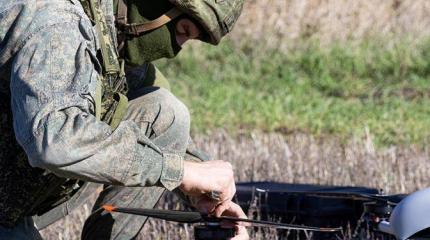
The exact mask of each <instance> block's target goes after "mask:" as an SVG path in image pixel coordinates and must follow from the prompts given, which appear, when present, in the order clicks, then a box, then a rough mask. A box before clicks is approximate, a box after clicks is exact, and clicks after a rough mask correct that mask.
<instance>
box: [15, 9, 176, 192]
mask: <svg viewBox="0 0 430 240" xmlns="http://www.w3.org/2000/svg"><path fill="white" fill-rule="evenodd" d="M53 18H55V16H54V17H53ZM62 19H63V20H62V22H60V21H59V22H58V23H55V24H52V25H50V26H47V27H41V28H39V29H38V31H37V32H34V33H31V34H29V35H28V36H29V37H28V38H26V40H25V42H24V43H23V44H22V46H23V47H22V48H21V50H20V51H19V52H18V54H17V55H16V56H15V58H14V61H13V66H12V77H11V91H12V109H13V116H14V129H15V134H16V137H17V139H18V141H19V142H20V144H21V145H22V146H23V148H24V149H25V151H26V153H27V155H28V158H29V161H30V164H31V165H32V166H35V167H41V168H44V169H48V170H50V171H52V172H53V173H55V174H57V175H59V176H62V177H67V178H78V179H83V180H86V181H92V182H99V183H105V184H115V185H124V186H152V185H162V186H164V187H166V188H167V189H169V190H172V189H174V188H176V187H177V186H178V185H179V184H180V181H181V180H182V174H183V169H180V170H179V171H178V169H169V168H170V167H171V166H172V164H170V162H172V161H178V158H179V159H181V161H182V157H181V156H176V155H172V154H163V153H162V151H161V150H160V149H159V148H158V147H157V146H155V145H154V144H152V143H151V141H150V140H149V139H148V138H147V137H146V136H145V134H144V132H143V131H142V130H141V129H140V128H139V127H138V126H137V125H136V123H134V122H133V121H123V122H122V123H121V124H120V125H119V127H118V128H117V129H116V130H115V131H112V130H111V128H110V127H109V126H108V125H107V124H105V123H103V122H101V121H98V120H97V119H96V118H95V117H94V116H93V113H94V109H93V107H94V105H93V96H94V95H95V94H94V93H95V88H96V79H97V74H98V73H97V71H96V69H97V67H99V66H98V62H97V58H96V51H95V50H94V49H96V46H94V42H96V41H95V35H94V31H93V29H92V27H91V25H90V24H89V23H87V22H88V21H84V20H83V19H82V18H80V17H76V15H72V16H69V17H64V18H62ZM64 19H68V21H65V20H64ZM174 166H178V164H174ZM180 166H183V164H180ZM166 172H169V173H172V172H175V173H176V175H175V176H172V175H171V174H170V175H168V174H166ZM167 175H168V179H163V176H167Z"/></svg>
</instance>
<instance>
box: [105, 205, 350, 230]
mask: <svg viewBox="0 0 430 240" xmlns="http://www.w3.org/2000/svg"><path fill="white" fill-rule="evenodd" d="M103 209H104V210H106V211H108V212H120V213H128V214H134V215H140V216H146V217H153V218H158V219H162V220H166V221H173V222H180V223H200V222H202V223H204V222H220V221H230V222H246V223H250V224H251V225H252V226H255V227H269V228H276V229H287V230H300V231H314V232H338V231H341V230H342V228H340V227H339V228H319V227H307V226H300V225H293V224H285V223H276V222H269V221H259V220H251V219H245V218H236V217H226V216H222V217H219V218H217V217H213V216H208V215H203V214H201V213H199V212H187V211H176V210H175V211H173V210H160V209H141V208H122V207H114V206H111V205H104V206H103Z"/></svg>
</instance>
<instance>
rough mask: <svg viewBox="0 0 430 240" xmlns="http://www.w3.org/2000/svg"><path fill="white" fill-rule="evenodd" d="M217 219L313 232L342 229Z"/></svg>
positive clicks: (339, 228)
mask: <svg viewBox="0 0 430 240" xmlns="http://www.w3.org/2000/svg"><path fill="white" fill-rule="evenodd" d="M218 219H221V220H227V221H231V222H246V223H250V224H251V225H252V226H253V227H269V228H276V229H287V230H300V231H313V232H339V231H342V228H341V227H338V228H320V227H308V226H301V225H294V224H286V223H277V222H270V221H260V220H252V219H245V218H235V217H224V216H222V217H220V218H218Z"/></svg>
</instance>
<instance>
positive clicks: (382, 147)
mask: <svg viewBox="0 0 430 240" xmlns="http://www.w3.org/2000/svg"><path fill="white" fill-rule="evenodd" d="M429 12H430V1H428V0H383V1H373V0H358V1H357V0H247V2H246V5H245V8H244V12H243V15H242V17H241V19H240V21H239V23H238V24H237V25H236V28H235V29H234V31H233V32H232V33H231V35H230V36H229V37H228V38H227V39H225V40H224V41H223V42H222V43H221V44H220V45H219V46H217V47H214V46H208V45H205V44H201V43H198V42H193V43H191V44H188V46H186V47H185V48H184V50H183V51H182V52H181V53H180V54H179V56H178V57H177V58H176V59H173V60H162V61H159V62H157V66H158V67H159V68H160V70H161V71H162V72H163V73H164V74H165V75H166V77H167V78H168V79H169V80H170V83H171V86H172V91H173V93H174V94H175V95H177V96H178V97H179V98H180V99H181V100H183V101H184V102H185V103H186V105H187V106H188V107H189V108H190V111H191V114H192V135H193V138H194V140H195V142H196V143H197V145H198V146H199V147H200V148H201V149H202V150H204V151H206V152H208V153H209V154H210V155H211V156H212V157H213V158H216V159H223V160H228V161H231V162H232V163H233V165H234V166H235V172H236V176H237V180H238V181H250V180H252V181H261V180H274V181H281V182H291V183H316V184H335V185H348V186H367V187H374V188H378V189H379V188H381V189H384V190H385V191H386V192H388V193H409V192H411V191H415V190H417V189H420V188H425V187H429V186H430V183H429V176H430V159H429V158H430V148H429V146H428V143H429V140H430V138H429V136H430V84H429V77H430V14H429ZM163 204H164V205H163ZM163 204H161V206H160V207H163V206H165V207H166V206H169V207H172V205H171V203H170V204H167V203H163ZM166 204H167V205H166ZM89 209H91V205H89V204H87V205H85V206H83V207H82V208H80V209H78V210H77V211H75V212H74V213H73V214H72V215H71V216H70V217H68V218H66V219H64V220H62V221H61V222H59V223H57V224H55V225H53V226H51V227H50V228H48V229H47V230H45V231H44V236H45V237H46V238H47V239H77V238H79V233H80V228H81V227H82V222H83V221H84V219H85V217H86V216H87V215H88V214H89ZM65 226H68V227H65ZM65 228H66V229H65ZM191 229H192V228H191V227H190V226H187V225H176V224H168V223H165V222H158V221H153V220H151V221H150V222H149V223H148V224H147V225H146V226H145V229H144V231H143V233H142V234H141V236H140V238H141V239H191V237H192V233H191V232H190V231H191ZM253 239H276V235H272V236H269V235H267V236H261V235H258V234H256V235H253Z"/></svg>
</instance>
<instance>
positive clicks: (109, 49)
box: [89, 0, 121, 75]
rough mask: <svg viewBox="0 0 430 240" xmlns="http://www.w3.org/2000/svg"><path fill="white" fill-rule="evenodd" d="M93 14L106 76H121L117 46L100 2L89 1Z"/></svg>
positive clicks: (96, 0)
mask: <svg viewBox="0 0 430 240" xmlns="http://www.w3.org/2000/svg"><path fill="white" fill-rule="evenodd" d="M89 2H90V9H91V14H92V16H93V18H94V21H95V23H96V29H97V34H98V37H99V41H100V48H101V53H102V57H103V68H104V73H105V74H108V75H109V74H119V73H120V70H121V69H120V65H119V61H118V56H117V54H116V46H114V43H113V41H112V37H111V34H110V33H109V28H108V26H107V24H106V20H105V17H104V14H103V11H102V10H101V7H100V3H99V2H98V0H89Z"/></svg>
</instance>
